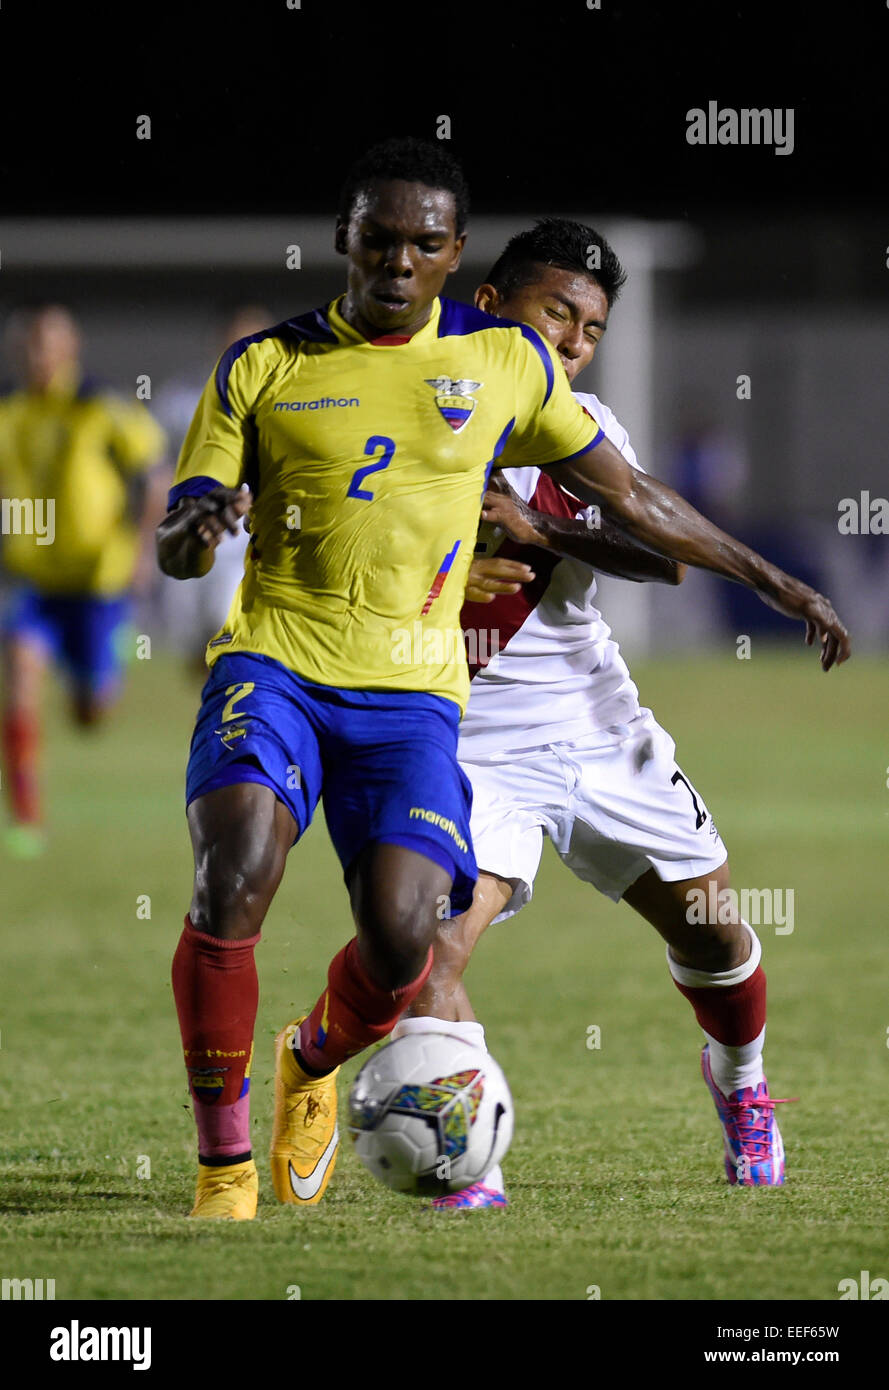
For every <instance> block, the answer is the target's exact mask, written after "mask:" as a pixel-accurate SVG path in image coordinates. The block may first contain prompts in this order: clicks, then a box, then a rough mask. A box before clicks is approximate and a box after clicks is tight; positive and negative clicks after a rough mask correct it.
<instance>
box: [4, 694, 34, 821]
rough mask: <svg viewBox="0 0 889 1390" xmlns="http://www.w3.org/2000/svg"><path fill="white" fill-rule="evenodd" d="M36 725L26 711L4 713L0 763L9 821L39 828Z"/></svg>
mask: <svg viewBox="0 0 889 1390" xmlns="http://www.w3.org/2000/svg"><path fill="white" fill-rule="evenodd" d="M39 747H40V721H39V720H38V719H37V718H36V716H35V715H33V714H29V713H28V712H27V711H26V710H7V711H6V713H5V714H4V716H3V762H4V764H5V766H6V777H7V796H8V797H9V805H10V808H11V810H12V814H13V818H14V819H15V820H17V821H18V822H19V823H20V824H21V823H23V822H24V823H27V824H29V825H39V824H40V822H41V820H42V814H41V806H40V786H39V783H38V777H37V755H38V750H39Z"/></svg>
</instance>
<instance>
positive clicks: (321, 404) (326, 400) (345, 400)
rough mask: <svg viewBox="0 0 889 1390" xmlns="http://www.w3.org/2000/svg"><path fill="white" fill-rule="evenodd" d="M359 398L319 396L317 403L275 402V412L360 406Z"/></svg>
mask: <svg viewBox="0 0 889 1390" xmlns="http://www.w3.org/2000/svg"><path fill="white" fill-rule="evenodd" d="M360 404H361V401H360V400H359V399H358V397H357V396H339V397H338V398H336V399H335V398H334V397H333V396H319V397H318V399H317V400H316V401H275V405H274V409H275V410H333V409H339V408H340V407H342V406H350V405H360Z"/></svg>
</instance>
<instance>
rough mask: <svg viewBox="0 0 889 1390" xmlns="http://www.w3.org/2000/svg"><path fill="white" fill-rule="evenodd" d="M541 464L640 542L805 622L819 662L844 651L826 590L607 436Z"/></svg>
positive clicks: (841, 656) (845, 637)
mask: <svg viewBox="0 0 889 1390" xmlns="http://www.w3.org/2000/svg"><path fill="white" fill-rule="evenodd" d="M546 471H547V472H548V473H549V474H550V476H551V477H552V478H554V479H555V481H556V482H558V483H560V484H561V485H562V486H563V487H565V488H567V489H568V490H569V491H570V492H572V493H573V494H574V495H575V496H576V497H580V498H581V499H582V500H583V501H589V502H592V503H598V504H600V505H602V506H604V507H606V508H607V509H608V510H609V511H611V512H612V513H613V514H614V515H615V516H616V517H617V519H618V520H619V522H620V524H621V525H622V526H624V527H626V529H627V531H629V532H630V534H631V535H632V536H635V537H636V538H637V540H640V541H642V543H643V545H648V546H651V547H652V548H654V549H656V550H659V551H662V552H663V554H665V555H669V556H671V557H672V558H673V559H674V560H680V561H682V563H683V564H687V565H693V566H695V567H696V568H697V569H706V570H711V571H712V572H713V573H714V574H720V575H722V576H723V577H724V578H726V579H733V580H734V581H735V582H736V583H738V584H744V585H746V586H747V588H750V589H754V590H755V591H756V592H757V593H758V594H759V596H760V598H761V599H762V600H763V602H764V603H767V604H768V605H769V607H771V608H774V609H776V610H777V612H779V613H783V614H785V616H786V617H789V618H797V619H799V620H800V621H802V622H804V623H805V624H806V642H807V643H808V644H809V645H811V644H812V643H813V642H814V641H815V639H816V637H817V638H818V640H819V641H820V643H821V648H822V650H821V664H822V666H823V667H824V669H825V670H829V669H830V667H831V666H833V665H834V664H835V663H836V664H839V663H840V662H843V661H845V660H846V659H847V657H848V656H849V655H850V652H851V645H850V642H849V634H848V632H847V631H846V629H845V627H844V626H843V624H842V623H841V622H840V620H839V618H838V617H837V615H836V613H835V612H834V610H833V607H832V606H831V604H830V602H829V601H828V600H827V599H826V598H824V597H823V596H822V595H821V594H818V593H816V591H815V590H814V589H812V588H810V587H809V585H808V584H803V583H802V582H801V581H800V580H798V579H794V578H793V576H792V575H789V574H785V573H784V571H783V570H780V569H778V567H777V566H776V565H772V564H770V563H769V561H768V560H765V559H763V557H762V556H761V555H758V554H757V553H756V551H755V550H751V549H750V547H749V546H746V545H744V544H742V542H741V541H738V540H735V538H734V537H733V536H729V535H728V534H727V533H726V532H725V531H720V529H719V527H718V526H714V525H713V523H712V522H710V521H708V520H707V518H706V517H705V516H702V515H701V513H700V512H698V511H695V509H694V507H692V506H691V505H690V504H689V503H688V502H686V501H685V499H684V498H683V497H681V496H680V495H679V493H678V492H675V491H674V490H673V488H671V487H668V486H667V484H666V483H662V482H659V481H658V479H657V478H652V477H651V476H650V474H647V473H641V472H639V471H638V470H637V469H634V468H631V467H630V465H629V464H628V463H627V461H626V459H625V458H624V457H623V455H622V454H621V453H620V452H619V451H618V450H617V449H615V447H614V445H613V444H611V442H610V441H609V440H607V439H603V440H601V441H600V442H599V444H598V445H597V446H596V447H595V448H594V449H589V450H587V452H586V453H585V454H582V455H581V456H580V458H578V459H576V460H574V461H572V462H571V463H561V464H556V465H555V466H553V467H550V468H548V469H547V470H546Z"/></svg>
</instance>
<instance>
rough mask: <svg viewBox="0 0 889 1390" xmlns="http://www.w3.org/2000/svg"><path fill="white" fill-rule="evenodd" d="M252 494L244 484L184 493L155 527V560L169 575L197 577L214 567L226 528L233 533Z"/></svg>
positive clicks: (185, 577)
mask: <svg viewBox="0 0 889 1390" xmlns="http://www.w3.org/2000/svg"><path fill="white" fill-rule="evenodd" d="M252 501H253V498H252V497H251V495H250V492H249V490H248V489H247V488H242V489H241V490H240V491H239V490H237V489H235V488H227V487H217V488H214V489H213V490H212V491H211V492H206V493H204V495H203V496H202V497H183V498H181V499H180V501H179V504H178V506H176V507H175V508H174V510H173V511H171V512H170V513H169V514H168V515H167V516H166V517H164V519H163V521H162V522H161V523H160V525H159V526H158V528H157V532H156V541H157V562H158V564H159V565H160V567H161V569H162V570H163V572H164V574H168V575H170V577H171V578H172V579H198V578H200V576H201V575H204V574H207V572H208V571H209V570H210V569H212V567H213V560H214V553H215V550H216V547H217V545H218V544H219V542H220V541H221V540H222V537H223V536H224V535H225V533H226V531H229V532H230V533H231V534H232V535H234V534H235V533H236V532H237V531H238V529H239V527H240V525H241V518H242V517H243V516H244V514H245V513H246V512H247V511H248V509H249V507H250V505H251V503H252Z"/></svg>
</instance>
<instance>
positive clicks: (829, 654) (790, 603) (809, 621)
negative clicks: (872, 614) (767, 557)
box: [761, 577, 852, 671]
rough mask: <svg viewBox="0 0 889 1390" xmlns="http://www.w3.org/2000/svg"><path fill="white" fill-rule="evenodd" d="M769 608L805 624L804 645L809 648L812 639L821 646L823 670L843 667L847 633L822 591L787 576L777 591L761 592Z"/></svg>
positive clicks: (849, 647)
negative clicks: (772, 592)
mask: <svg viewBox="0 0 889 1390" xmlns="http://www.w3.org/2000/svg"><path fill="white" fill-rule="evenodd" d="M761 597H762V599H763V601H764V602H765V603H767V604H768V605H769V607H770V608H774V609H776V611H777V612H779V613H783V614H784V615H785V617H788V618H797V619H799V620H800V621H802V622H804V623H805V625H806V646H807V647H811V646H813V645H814V643H815V639H816V638H817V639H818V642H819V643H820V645H821V665H822V667H823V669H824V670H825V671H829V670H830V668H831V666H842V664H843V662H844V661H848V659H849V657H850V656H851V655H852V643H851V640H850V638H849V634H848V632H847V631H846V629H845V627H844V626H843V624H842V623H841V622H840V620H839V618H838V617H837V615H836V613H835V612H834V609H833V604H832V603H831V602H830V600H829V599H826V598H825V597H824V595H823V594H819V593H818V592H817V591H816V590H815V589H811V588H810V587H809V585H808V584H803V583H802V582H801V581H800V580H798V579H789V577H788V582H787V583H786V584H785V585H784V586H782V589H781V592H780V593H778V594H761Z"/></svg>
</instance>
